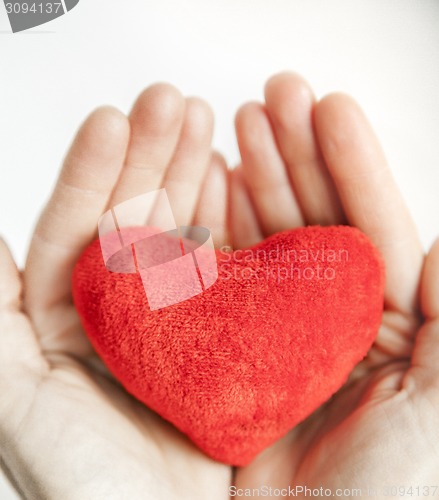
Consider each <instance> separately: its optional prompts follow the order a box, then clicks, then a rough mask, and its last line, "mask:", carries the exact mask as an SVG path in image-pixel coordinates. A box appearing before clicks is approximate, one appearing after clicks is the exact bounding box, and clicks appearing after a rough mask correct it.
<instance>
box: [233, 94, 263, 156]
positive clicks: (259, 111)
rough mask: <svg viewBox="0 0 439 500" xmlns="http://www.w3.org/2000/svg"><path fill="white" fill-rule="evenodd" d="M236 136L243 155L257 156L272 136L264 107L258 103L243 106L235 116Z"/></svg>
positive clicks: (248, 103)
mask: <svg viewBox="0 0 439 500" xmlns="http://www.w3.org/2000/svg"><path fill="white" fill-rule="evenodd" d="M235 128H236V136H237V140H238V146H239V148H240V151H241V155H244V156H246V155H248V154H255V153H256V154H257V152H258V151H259V150H260V149H261V146H262V145H263V144H266V142H267V135H268V137H270V136H271V135H272V131H271V127H270V123H269V120H268V116H267V114H266V111H265V108H264V106H263V105H262V104H261V103H259V102H256V101H250V102H247V103H245V104H243V105H242V106H241V107H240V108H239V109H238V111H237V113H236V116H235Z"/></svg>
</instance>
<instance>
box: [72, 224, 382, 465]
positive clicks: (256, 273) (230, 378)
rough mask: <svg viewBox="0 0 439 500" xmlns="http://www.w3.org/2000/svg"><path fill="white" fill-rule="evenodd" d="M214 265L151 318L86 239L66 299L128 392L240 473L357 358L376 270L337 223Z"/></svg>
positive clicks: (378, 277)
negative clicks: (209, 280)
mask: <svg viewBox="0 0 439 500" xmlns="http://www.w3.org/2000/svg"><path fill="white" fill-rule="evenodd" d="M130 230H131V231H134V232H139V235H140V233H141V232H142V228H132V229H130ZM139 239H140V237H139ZM217 259H218V280H217V281H216V283H215V284H214V285H213V286H211V287H210V288H208V289H207V290H205V291H204V292H203V293H202V294H200V295H197V296H195V297H193V298H191V299H189V300H186V301H184V302H181V303H179V304H175V305H172V306H169V307H167V308H164V309H159V310H154V311H151V310H150V308H149V307H148V302H147V298H146V295H145V291H144V288H143V286H142V282H141V280H140V277H139V275H138V274H119V273H114V272H110V271H108V270H107V268H106V267H105V264H104V262H103V258H102V253H101V247H100V243H99V241H98V240H96V241H95V242H93V243H92V244H91V245H90V246H89V247H88V248H87V249H86V250H85V252H84V253H83V255H82V256H81V258H80V260H79V261H78V263H77V265H76V268H75V271H74V275H73V296H74V301H75V304H76V307H77V310H78V313H79V315H80V318H81V321H82V323H83V326H84V328H85V331H86V332H87V335H88V336H89V338H90V340H91V342H92V344H93V346H94V348H95V349H96V351H97V352H98V354H99V355H100V356H101V358H102V359H103V361H104V362H105V363H106V365H107V367H108V368H109V369H110V371H111V372H112V373H113V374H114V376H115V377H116V378H117V379H118V380H119V381H120V382H121V383H122V384H123V386H124V387H125V388H126V390H127V391H128V392H130V393H131V394H133V395H134V396H135V397H136V398H137V399H139V400H140V401H142V402H143V403H144V404H145V405H147V406H148V407H150V408H151V409H153V410H154V411H156V412H157V413H159V414H160V415H161V416H162V417H163V418H165V419H166V420H168V421H170V422H172V423H173V424H174V425H175V426H176V427H177V428H178V429H180V430H181V431H182V432H183V433H185V434H187V435H188V436H189V438H191V439H192V440H193V442H194V443H195V444H196V445H197V446H198V447H199V448H201V449H202V450H203V451H204V452H205V453H206V454H208V455H209V456H211V457H213V458H214V459H216V460H219V461H221V462H224V463H227V464H232V465H236V466H242V465H246V464H248V463H249V462H250V461H251V460H252V459H253V458H254V457H255V456H256V455H257V454H258V453H259V452H261V451H262V450H263V449H264V448H266V447H267V446H269V445H271V444H272V443H274V442H275V441H276V440H278V439H279V438H280V437H282V436H283V435H284V434H286V433H287V432H288V431H289V430H290V429H291V428H293V427H294V426H295V425H296V424H298V423H299V422H301V421H302V420H304V419H305V418H306V417H307V416H309V415H310V414H311V413H312V412H313V411H314V410H315V409H316V408H318V407H319V406H320V405H321V404H322V403H324V402H325V401H327V400H328V398H330V397H331V395H332V394H334V393H335V392H336V391H337V390H338V389H339V388H340V387H341V386H342V385H343V383H344V382H345V381H346V379H347V377H348V375H349V373H350V372H351V371H352V369H353V368H354V366H355V365H356V364H357V363H358V362H359V361H360V360H361V359H362V358H363V357H364V356H365V355H366V354H367V352H368V350H369V348H370V346H371V344H372V343H373V340H374V338H375V336H376V334H377V331H378V328H379V325H380V322H381V316H382V311H383V293H384V267H383V263H382V260H381V258H380V255H379V253H378V251H377V250H376V249H375V248H374V247H373V246H372V244H371V243H370V242H369V240H368V239H367V238H366V236H364V235H363V234H362V233H361V232H360V231H358V230H357V229H354V228H351V227H345V226H338V227H328V228H322V227H318V226H316V227H307V228H301V229H296V230H290V231H285V232H282V233H279V234H275V235H274V236H271V237H270V238H268V239H267V240H265V241H263V242H261V243H259V244H258V245H256V246H254V247H252V248H250V249H246V250H240V251H236V252H234V253H229V254H226V253H221V252H218V251H217Z"/></svg>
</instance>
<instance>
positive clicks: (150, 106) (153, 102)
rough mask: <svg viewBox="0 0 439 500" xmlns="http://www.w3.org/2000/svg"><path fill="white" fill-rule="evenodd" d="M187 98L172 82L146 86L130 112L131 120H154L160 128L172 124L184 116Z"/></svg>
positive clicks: (141, 121)
mask: <svg viewBox="0 0 439 500" xmlns="http://www.w3.org/2000/svg"><path fill="white" fill-rule="evenodd" d="M184 109H185V99H184V97H183V95H182V93H181V92H180V91H179V90H178V89H177V88H176V87H174V86H173V85H171V84H170V83H162V82H160V83H155V84H153V85H151V86H149V87H148V88H146V89H145V90H144V91H143V92H142V93H141V94H140V95H139V97H138V98H137V100H136V102H135V103H134V105H133V109H132V111H131V113H130V118H131V120H135V121H137V120H138V121H139V122H140V123H143V122H146V121H150V120H152V121H154V122H155V123H154V124H155V125H156V126H158V127H159V128H160V126H162V127H167V126H169V125H172V124H173V123H174V122H175V120H176V119H178V118H180V119H181V118H182V117H183V113H184Z"/></svg>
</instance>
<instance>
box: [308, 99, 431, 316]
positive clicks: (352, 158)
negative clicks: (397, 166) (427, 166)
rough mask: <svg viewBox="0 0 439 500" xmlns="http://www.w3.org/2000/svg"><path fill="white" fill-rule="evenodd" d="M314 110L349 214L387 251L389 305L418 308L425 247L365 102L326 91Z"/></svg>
mask: <svg viewBox="0 0 439 500" xmlns="http://www.w3.org/2000/svg"><path fill="white" fill-rule="evenodd" d="M314 116H315V127H316V132H317V137H318V140H319V144H320V148H321V151H322V153H323V156H324V158H325V161H326V164H327V165H328V168H329V170H330V173H331V175H332V177H333V179H334V182H335V185H336V187H337V190H338V193H339V196H340V199H341V201H342V204H343V207H344V210H345V213H346V216H347V218H348V220H349V222H350V223H351V224H352V225H354V226H357V227H358V228H359V229H360V230H362V231H363V232H364V233H365V234H366V235H367V236H369V238H370V239H371V240H372V242H373V243H374V244H375V245H376V246H377V247H378V249H379V250H380V251H381V253H382V255H383V257H384V261H385V264H386V271H387V285H386V306H387V307H388V308H389V309H394V310H397V311H400V312H402V313H406V314H413V313H414V312H415V311H416V308H417V289H418V283H419V277H420V271H421V267H422V260H423V252H422V247H421V244H420V242H419V238H418V235H417V231H416V228H415V225H414V223H413V221H412V219H411V217H410V214H409V212H408V209H407V207H406V205H405V203H404V200H403V199H402V196H401V194H400V192H399V190H398V188H397V186H396V183H395V181H394V179H393V177H392V174H391V172H390V169H389V167H388V165H387V162H386V159H385V157H384V153H383V151H382V149H381V147H380V144H379V142H378V140H377V138H376V136H375V135H374V132H373V130H372V128H371V126H370V125H369V123H368V122H367V120H366V118H365V116H364V114H363V112H362V111H361V109H360V107H359V106H358V104H357V103H356V102H355V101H354V100H353V99H351V98H350V97H348V96H345V95H342V94H333V95H329V96H327V97H325V98H324V99H322V101H320V102H319V103H318V104H317V105H316V108H315V114H314Z"/></svg>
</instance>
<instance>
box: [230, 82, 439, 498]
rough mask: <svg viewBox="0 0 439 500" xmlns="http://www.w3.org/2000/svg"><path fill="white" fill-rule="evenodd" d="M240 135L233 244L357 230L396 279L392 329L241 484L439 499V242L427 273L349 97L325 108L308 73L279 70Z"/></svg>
mask: <svg viewBox="0 0 439 500" xmlns="http://www.w3.org/2000/svg"><path fill="white" fill-rule="evenodd" d="M236 129H237V137H238V142H239V147H240V151H241V158H242V164H241V165H240V166H239V167H238V168H237V169H236V170H235V171H234V172H233V174H232V181H231V182H232V184H231V203H232V204H231V216H230V217H231V219H230V220H231V233H232V238H233V245H234V246H235V247H245V246H247V245H251V244H254V243H255V242H257V241H259V240H260V239H262V238H264V237H266V236H268V235H270V234H272V233H274V232H277V231H280V230H284V229H288V228H293V227H298V226H302V225H305V224H320V225H329V224H350V225H352V226H356V227H358V228H359V229H360V230H362V231H363V232H364V233H365V234H366V235H368V236H369V238H370V239H371V241H372V242H373V243H374V244H375V245H376V246H377V247H378V249H379V250H380V251H381V254H382V256H383V259H384V261H385V265H386V273H387V281H386V290H385V310H384V314H383V321H382V326H381V329H380V331H379V333H378V337H377V339H376V342H375V343H374V345H373V347H372V349H371V351H370V353H369V355H368V356H367V358H366V359H365V360H364V361H363V362H362V363H361V364H360V365H359V366H358V367H357V368H356V369H355V370H354V372H353V374H352V376H351V377H350V380H349V381H348V383H347V384H346V386H345V387H343V388H342V390H340V392H339V393H337V394H336V395H335V396H334V397H333V398H332V399H331V400H330V402H328V403H327V404H326V405H324V406H323V407H322V408H321V409H320V410H318V411H317V412H315V414H313V415H312V416H311V417H310V418H309V419H307V420H306V421H305V422H303V423H302V424H301V425H299V426H297V427H296V428H295V429H293V430H292V431H291V432H290V433H289V434H288V435H287V436H285V437H284V438H283V439H281V440H280V441H279V442H277V443H276V444H275V445H274V446H272V447H271V448H269V449H267V450H265V451H264V452H263V453H262V454H260V455H259V456H258V457H257V458H256V460H255V461H253V462H252V463H251V464H250V465H249V466H247V467H245V468H242V469H240V470H238V471H237V473H236V476H235V487H236V488H243V489H249V488H250V490H251V489H252V488H260V487H261V486H264V485H265V486H267V485H268V486H271V487H273V488H276V487H277V488H287V487H288V486H291V487H295V486H303V485H306V486H308V487H310V488H319V487H321V486H324V487H327V488H329V489H330V491H331V492H332V493H334V494H336V490H337V488H341V489H343V488H351V489H355V488H361V489H362V496H363V497H366V496H367V495H368V493H369V490H368V489H367V487H370V488H371V489H370V493H371V494H372V496H374V495H375V497H379V498H382V497H384V496H385V495H386V493H387V494H389V491H390V492H391V490H386V488H391V487H395V486H397V487H401V488H404V487H406V488H407V491H408V488H409V487H410V486H412V487H413V489H412V493H413V494H416V490H415V489H414V488H415V487H419V486H420V487H424V486H426V487H431V488H430V489H429V490H428V493H429V495H432V494H433V487H434V485H437V484H438V479H439V473H438V471H439V445H438V443H439V412H438V410H437V408H439V364H438V362H437V359H439V242H438V243H436V244H435V245H434V247H433V248H432V250H431V252H430V254H429V256H428V257H427V260H426V263H425V266H424V267H423V262H424V256H423V251H422V247H421V244H420V242H419V239H418V235H417V232H416V229H415V226H414V224H413V221H412V220H411V218H410V216H409V213H408V210H407V207H406V206H405V204H404V201H403V199H402V197H401V194H400V193H399V191H398V188H397V186H396V184H395V181H394V180H393V178H392V175H391V172H390V169H389V167H388V165H387V163H386V160H385V157H384V154H383V151H382V149H381V147H380V145H379V143H378V141H377V139H376V137H375V135H374V133H373V131H372V128H371V126H370V125H369V124H368V122H367V120H366V118H365V117H364V115H363V113H362V111H361V109H360V108H359V106H358V105H357V104H356V102H355V101H354V100H353V99H351V98H350V97H348V96H346V95H343V94H332V95H329V96H327V97H325V98H323V99H322V100H321V101H319V102H317V101H316V100H315V98H314V96H313V93H312V91H311V89H310V87H309V86H308V84H307V83H306V82H305V81H304V80H303V79H302V78H301V77H299V76H297V75H295V74H280V75H277V76H275V77H273V78H272V79H270V80H269V81H268V83H267V85H266V87H265V102H264V103H256V102H252V103H248V104H246V105H244V106H243V107H242V108H241V109H240V110H239V112H238V114H237V118H236ZM374 488H375V489H374ZM250 490H247V491H250ZM299 491H300V490H299ZM401 491H402V490H401ZM374 492H375V493H374ZM420 492H421V493H420V494H421V495H422V494H425V493H426V492H427V490H422V488H421V490H420ZM398 494H400V491H398ZM436 494H439V488H438V489H437V491H436ZM345 495H346V497H349V492H346V493H345ZM354 495H355V493H352V496H354ZM298 496H299V497H300V496H301V495H300V494H299V495H298ZM255 497H256V494H255Z"/></svg>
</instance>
